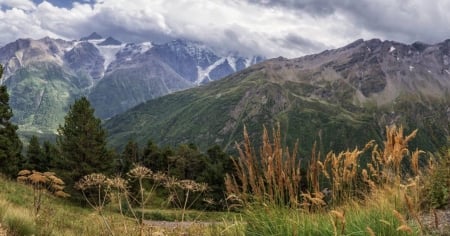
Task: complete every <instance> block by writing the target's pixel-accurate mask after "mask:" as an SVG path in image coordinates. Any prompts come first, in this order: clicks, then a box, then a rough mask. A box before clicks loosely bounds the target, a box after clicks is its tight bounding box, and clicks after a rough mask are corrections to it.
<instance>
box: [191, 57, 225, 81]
mask: <svg viewBox="0 0 450 236" xmlns="http://www.w3.org/2000/svg"><path fill="white" fill-rule="evenodd" d="M226 59H227V58H225V57H223V58H221V59H219V60H217V61H216V62H214V64H212V65H210V66H208V67H206V68H205V69H202V68H201V67H200V66H197V74H198V76H197V80H196V81H195V82H194V83H195V84H196V85H200V83H201V82H202V81H203V80H205V79H208V80H209V81H211V77H209V73H210V72H211V71H212V70H214V69H215V68H216V67H218V66H219V65H221V64H222V63H224V62H225V60H226Z"/></svg>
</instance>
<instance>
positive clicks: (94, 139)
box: [56, 97, 114, 200]
mask: <svg viewBox="0 0 450 236" xmlns="http://www.w3.org/2000/svg"><path fill="white" fill-rule="evenodd" d="M57 143H58V146H59V148H60V151H61V155H62V159H61V160H58V161H56V169H57V170H59V172H60V174H59V176H61V177H62V178H63V179H64V181H66V184H67V186H68V189H67V190H68V191H69V193H70V194H71V195H72V198H73V199H74V200H80V199H81V195H80V193H79V192H77V191H75V190H74V189H73V185H74V183H75V182H76V181H78V180H79V179H81V178H82V177H83V176H85V175H88V174H91V173H104V174H110V172H111V171H112V170H113V168H114V159H113V155H112V153H111V152H110V151H109V150H108V149H107V147H106V132H105V131H104V129H103V128H102V126H101V121H100V119H98V118H96V117H95V116H94V109H93V108H91V105H90V103H89V101H88V100H87V99H86V98H85V97H82V98H81V99H79V100H76V101H75V103H74V104H73V105H72V106H71V107H70V109H69V112H68V113H67V115H66V117H65V123H64V126H61V125H60V127H59V129H58V138H57Z"/></svg>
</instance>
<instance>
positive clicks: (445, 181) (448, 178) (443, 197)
mask: <svg viewBox="0 0 450 236" xmlns="http://www.w3.org/2000/svg"><path fill="white" fill-rule="evenodd" d="M424 190H425V194H426V195H427V197H426V198H425V199H427V201H425V202H424V203H425V206H429V207H432V208H444V207H446V206H448V205H450V149H449V148H447V153H445V152H443V153H441V154H438V155H437V158H436V163H435V164H434V165H433V166H432V168H431V169H430V175H429V179H428V182H427V184H426V186H425V188H424Z"/></svg>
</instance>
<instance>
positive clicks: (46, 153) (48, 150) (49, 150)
mask: <svg viewBox="0 0 450 236" xmlns="http://www.w3.org/2000/svg"><path fill="white" fill-rule="evenodd" d="M60 156H61V155H60V153H59V150H58V148H57V147H56V146H55V145H54V144H53V143H51V142H49V141H44V143H43V144H42V162H43V163H46V164H45V165H46V166H47V170H52V169H54V168H55V167H56V166H57V164H56V163H57V161H61V158H59V157H60Z"/></svg>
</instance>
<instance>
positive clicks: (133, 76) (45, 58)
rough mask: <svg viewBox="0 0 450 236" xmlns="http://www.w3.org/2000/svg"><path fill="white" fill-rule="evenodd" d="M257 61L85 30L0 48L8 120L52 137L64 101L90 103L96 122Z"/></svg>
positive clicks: (197, 45)
mask: <svg viewBox="0 0 450 236" xmlns="http://www.w3.org/2000/svg"><path fill="white" fill-rule="evenodd" d="M261 60H263V58H262V57H258V56H255V57H251V58H246V57H242V56H239V55H238V53H230V54H229V55H219V54H217V53H215V52H214V51H213V50H212V49H210V48H208V47H207V46H205V45H204V44H202V43H199V42H190V41H187V40H174V41H171V42H167V43H162V44H157V43H153V42H142V43H123V42H121V41H119V40H117V39H114V38H112V37H107V38H104V37H102V36H101V35H99V34H97V33H92V34H91V35H89V36H87V37H83V38H81V39H79V40H72V41H67V40H62V39H52V38H49V37H45V38H42V39H39V40H33V39H18V40H16V41H14V42H11V43H9V44H6V45H5V46H3V47H1V48H0V63H1V64H2V65H4V68H5V71H4V75H3V78H1V80H0V83H1V84H5V85H6V86H7V87H8V91H9V94H10V105H11V107H12V109H13V112H14V118H13V122H15V123H17V124H18V125H19V127H20V131H21V132H22V133H26V132H31V133H42V134H52V133H53V134H54V133H55V131H56V129H57V127H58V125H59V124H62V123H63V122H64V116H65V114H66V112H67V111H68V108H69V106H70V104H71V103H72V102H73V101H74V100H75V99H76V98H79V97H81V96H86V97H88V99H89V100H90V102H91V104H92V106H93V107H94V109H95V111H96V115H97V116H98V117H99V118H101V119H108V118H110V117H112V116H114V115H116V114H119V113H122V112H124V111H126V110H128V109H129V108H131V107H133V106H136V105H137V104H140V103H142V102H145V101H148V100H150V99H154V98H156V97H160V96H163V95H165V94H169V93H172V92H175V91H179V90H184V89H188V88H192V87H196V86H199V85H201V84H205V83H208V82H210V81H213V80H217V79H220V78H222V77H225V76H227V75H229V74H231V73H234V72H236V71H239V70H242V69H244V68H246V67H248V66H250V65H253V64H255V63H257V62H260V61H261Z"/></svg>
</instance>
